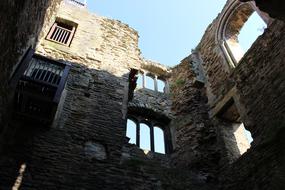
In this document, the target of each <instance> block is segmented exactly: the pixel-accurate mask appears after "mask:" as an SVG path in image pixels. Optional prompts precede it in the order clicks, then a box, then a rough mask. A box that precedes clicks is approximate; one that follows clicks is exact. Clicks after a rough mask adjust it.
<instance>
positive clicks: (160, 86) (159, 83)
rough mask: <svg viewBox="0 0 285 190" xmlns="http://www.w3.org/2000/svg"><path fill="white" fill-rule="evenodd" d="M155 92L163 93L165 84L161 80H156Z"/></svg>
mask: <svg viewBox="0 0 285 190" xmlns="http://www.w3.org/2000/svg"><path fill="white" fill-rule="evenodd" d="M157 91H158V92H165V82H164V81H163V80H161V79H157Z"/></svg>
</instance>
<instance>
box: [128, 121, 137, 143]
mask: <svg viewBox="0 0 285 190" xmlns="http://www.w3.org/2000/svg"><path fill="white" fill-rule="evenodd" d="M127 137H129V138H130V141H129V143H131V144H136V140H137V124H136V123H135V122H134V121H133V120H130V119H128V120H127Z"/></svg>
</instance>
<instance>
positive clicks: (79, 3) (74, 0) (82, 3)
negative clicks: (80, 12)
mask: <svg viewBox="0 0 285 190" xmlns="http://www.w3.org/2000/svg"><path fill="white" fill-rule="evenodd" d="M66 1H67V2H71V3H73V4H75V5H79V6H82V7H86V6H87V2H86V0H84V2H82V1H76V0H66Z"/></svg>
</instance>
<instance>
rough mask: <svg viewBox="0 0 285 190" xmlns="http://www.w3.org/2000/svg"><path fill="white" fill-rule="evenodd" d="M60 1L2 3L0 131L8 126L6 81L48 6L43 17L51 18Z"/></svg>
mask: <svg viewBox="0 0 285 190" xmlns="http://www.w3.org/2000/svg"><path fill="white" fill-rule="evenodd" d="M60 2H61V0H26V1H16V0H11V1H4V2H1V8H2V10H5V11H0V17H1V26H0V33H1V36H0V63H1V64H0V81H1V85H0V131H2V130H3V128H5V126H7V125H6V124H7V118H8V117H7V113H8V111H7V109H8V102H9V101H10V97H11V95H10V93H11V89H10V88H9V85H8V80H9V78H10V77H11V75H12V73H13V70H14V69H15V68H16V65H17V64H18V62H19V60H20V59H21V57H22V56H23V55H24V53H25V51H26V50H27V49H28V47H30V46H35V44H36V43H37V40H38V36H39V33H40V31H41V30H42V27H43V21H44V19H45V14H46V13H47V12H46V10H47V8H48V7H49V12H48V13H47V15H46V16H47V17H46V18H50V16H51V15H52V14H53V13H54V12H55V9H56V5H57V4H59V3H60ZM30 5H32V6H30ZM0 138H1V137H0ZM0 149H1V145H0Z"/></svg>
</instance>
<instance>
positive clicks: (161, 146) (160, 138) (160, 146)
mask: <svg viewBox="0 0 285 190" xmlns="http://www.w3.org/2000/svg"><path fill="white" fill-rule="evenodd" d="M153 130H154V150H155V152H158V153H162V154H165V143H164V142H165V141H164V132H163V130H162V129H161V128H159V127H154V128H153Z"/></svg>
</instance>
